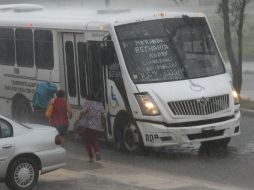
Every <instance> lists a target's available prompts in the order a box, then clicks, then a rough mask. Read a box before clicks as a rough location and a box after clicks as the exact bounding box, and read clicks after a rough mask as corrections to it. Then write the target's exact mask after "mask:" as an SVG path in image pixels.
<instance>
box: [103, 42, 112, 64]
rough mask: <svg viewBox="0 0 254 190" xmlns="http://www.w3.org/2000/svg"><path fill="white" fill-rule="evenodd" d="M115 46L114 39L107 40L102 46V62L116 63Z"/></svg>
mask: <svg viewBox="0 0 254 190" xmlns="http://www.w3.org/2000/svg"><path fill="white" fill-rule="evenodd" d="M114 55H115V48H114V44H113V42H112V41H106V42H105V43H104V46H103V47H102V62H103V64H104V65H111V64H113V63H114V59H115V58H114Z"/></svg>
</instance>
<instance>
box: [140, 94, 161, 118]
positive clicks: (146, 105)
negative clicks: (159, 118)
mask: <svg viewBox="0 0 254 190" xmlns="http://www.w3.org/2000/svg"><path fill="white" fill-rule="evenodd" d="M135 96H136V99H137V101H138V104H139V106H140V108H141V110H142V113H143V115H149V116H154V115H160V110H159V109H158V107H157V105H156V104H155V102H154V100H153V99H152V97H151V96H150V95H149V94H148V93H141V94H136V95H135Z"/></svg>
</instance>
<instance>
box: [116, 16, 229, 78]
mask: <svg viewBox="0 0 254 190" xmlns="http://www.w3.org/2000/svg"><path fill="white" fill-rule="evenodd" d="M115 29H116V33H117V36H118V39H119V42H120V46H121V50H122V52H123V56H124V59H125V63H126V66H127V69H128V72H129V74H130V76H131V78H132V80H133V81H134V83H151V82H166V81H175V80H185V79H194V78H200V77H208V76H213V75H218V74H222V73H225V68H224V65H223V62H222V59H221V57H220V55H219V52H218V50H217V47H216V45H215V42H214V39H213V37H212V34H211V32H210V29H209V27H208V24H207V22H206V20H205V18H196V17H195V18H191V17H188V16H183V17H182V18H167V19H160V20H151V21H143V22H137V23H131V24H125V25H120V26H116V27H115Z"/></svg>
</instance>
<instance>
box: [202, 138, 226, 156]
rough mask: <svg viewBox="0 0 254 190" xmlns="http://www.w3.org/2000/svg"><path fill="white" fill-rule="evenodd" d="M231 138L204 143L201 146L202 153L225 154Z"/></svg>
mask: <svg viewBox="0 0 254 190" xmlns="http://www.w3.org/2000/svg"><path fill="white" fill-rule="evenodd" d="M230 140H231V138H230V137H228V138H224V139H218V140H213V141H206V142H202V143H201V146H200V149H199V151H200V153H201V154H206V155H211V154H213V153H215V152H225V151H226V150H227V146H228V144H229V142H230Z"/></svg>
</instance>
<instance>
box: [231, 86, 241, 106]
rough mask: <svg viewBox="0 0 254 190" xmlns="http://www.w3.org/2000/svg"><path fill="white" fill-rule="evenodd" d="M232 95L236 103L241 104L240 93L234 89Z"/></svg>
mask: <svg viewBox="0 0 254 190" xmlns="http://www.w3.org/2000/svg"><path fill="white" fill-rule="evenodd" d="M232 95H233V97H234V102H235V104H239V103H240V101H239V95H238V93H237V92H236V91H235V90H234V89H233V91H232Z"/></svg>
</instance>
